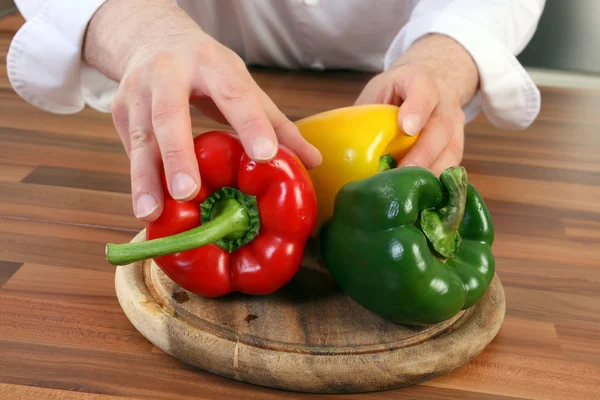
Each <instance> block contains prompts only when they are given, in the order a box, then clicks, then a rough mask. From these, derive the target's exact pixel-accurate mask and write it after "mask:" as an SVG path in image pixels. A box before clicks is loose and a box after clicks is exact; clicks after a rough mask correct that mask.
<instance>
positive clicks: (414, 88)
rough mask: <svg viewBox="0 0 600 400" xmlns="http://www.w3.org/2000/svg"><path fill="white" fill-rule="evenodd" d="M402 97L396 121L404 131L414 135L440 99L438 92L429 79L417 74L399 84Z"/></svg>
mask: <svg viewBox="0 0 600 400" xmlns="http://www.w3.org/2000/svg"><path fill="white" fill-rule="evenodd" d="M401 86H402V87H401V93H399V95H400V96H401V97H402V98H403V99H404V102H403V103H402V105H401V106H400V111H399V112H398V123H399V126H400V127H401V128H402V130H403V131H404V133H406V134H407V135H410V136H414V135H416V134H417V133H419V132H420V131H421V129H422V128H423V125H424V124H425V123H426V122H427V120H428V119H429V117H430V116H431V113H432V112H433V110H434V109H435V107H436V106H437V104H438V102H439V99H440V92H439V90H438V88H437V86H436V85H435V84H434V83H433V82H432V81H431V79H429V78H426V77H423V76H417V77H414V78H412V79H408V80H406V81H405V84H404V85H401Z"/></svg>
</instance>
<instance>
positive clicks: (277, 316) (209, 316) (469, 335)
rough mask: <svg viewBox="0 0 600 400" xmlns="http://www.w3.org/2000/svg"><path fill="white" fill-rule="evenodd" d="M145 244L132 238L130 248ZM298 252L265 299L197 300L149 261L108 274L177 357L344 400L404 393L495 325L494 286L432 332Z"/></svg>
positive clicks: (471, 349)
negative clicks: (367, 298)
mask: <svg viewBox="0 0 600 400" xmlns="http://www.w3.org/2000/svg"><path fill="white" fill-rule="evenodd" d="M144 238H145V231H142V232H140V233H139V234H138V235H137V236H136V237H135V238H134V239H133V240H132V241H134V242H135V241H141V240H144ZM317 254H318V253H317V251H316V244H315V243H314V242H309V244H308V245H307V250H306V255H305V260H304V264H303V266H302V268H301V270H300V271H299V272H298V274H297V275H296V277H295V278H294V279H293V281H292V282H290V283H289V284H288V285H287V286H286V287H285V288H283V289H281V290H280V291H279V292H277V293H275V294H272V295H269V296H246V295H242V294H233V295H230V296H226V297H222V298H218V299H206V298H201V297H199V296H196V295H194V294H191V293H189V292H187V291H185V290H183V289H181V288H180V287H179V286H177V285H176V284H174V283H173V282H172V281H171V280H170V279H169V278H167V277H166V276H165V275H164V274H163V273H162V271H161V270H160V268H158V266H157V265H156V264H155V263H154V262H152V261H146V262H140V263H134V264H131V265H126V266H120V267H117V271H116V278H115V283H116V291H117V296H118V298H119V302H120V304H121V307H122V308H123V310H124V312H125V314H126V315H127V317H128V318H129V320H130V321H131V322H132V324H133V325H134V326H135V328H136V329H137V330H138V331H139V332H140V333H141V334H142V335H144V336H145V337H146V338H147V339H148V340H149V341H150V342H152V343H153V344H155V345H156V346H157V347H159V348H160V349H162V350H163V351H165V352H166V353H168V354H170V355H171V356H173V357H176V358H177V359H179V360H181V361H183V362H185V363H188V364H190V365H193V366H195V367H197V368H200V369H202V370H205V371H209V372H212V373H215V374H218V375H221V376H224V377H227V378H230V379H235V380H238V381H242V382H247V383H251V384H256V385H262V386H268V387H272V388H278V389H284V390H292V391H301V392H316V393H352V392H367V391H376V390H384V389H391V388H398V387H402V386H408V385H413V384H416V383H419V382H423V381H425V380H429V379H432V378H435V377H437V376H440V375H442V374H445V373H447V372H449V371H451V370H453V369H455V368H457V367H459V366H460V365H462V364H464V363H466V362H468V361H469V360H470V359H472V358H473V357H475V356H476V355H477V354H479V353H480V352H481V351H482V350H483V349H484V348H485V347H486V346H487V345H488V344H489V343H490V341H491V340H492V339H493V338H494V337H495V335H496V334H497V332H498V330H499V329H500V325H501V324H502V321H503V319H504V312H505V299H504V291H503V288H502V285H501V283H500V281H499V280H498V278H497V277H495V278H494V280H493V282H492V284H491V285H490V287H489V289H488V291H487V293H486V294H485V296H484V297H483V298H482V300H481V301H480V302H479V303H478V304H476V305H475V306H473V307H472V308H470V309H469V310H466V311H464V312H461V313H460V314H459V315H457V316H455V317H454V318H452V319H451V320H449V321H446V322H444V323H441V324H438V325H433V326H401V325H397V324H393V323H390V322H387V321H386V320H384V319H382V318H380V317H378V316H377V315H375V314H374V313H371V312H370V311H368V310H366V309H364V308H363V307H361V306H360V305H358V304H357V303H355V302H354V301H353V300H352V299H351V298H349V297H348V296H346V295H345V294H344V293H343V292H342V291H341V289H340V288H339V287H338V286H337V285H336V283H335V281H334V280H333V278H332V277H331V275H330V274H329V273H328V271H327V270H326V269H325V268H324V267H323V266H322V265H321V264H320V262H319V260H318V258H317Z"/></svg>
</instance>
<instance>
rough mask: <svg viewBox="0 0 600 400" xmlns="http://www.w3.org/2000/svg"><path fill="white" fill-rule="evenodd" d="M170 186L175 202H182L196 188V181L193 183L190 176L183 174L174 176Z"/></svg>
mask: <svg viewBox="0 0 600 400" xmlns="http://www.w3.org/2000/svg"><path fill="white" fill-rule="evenodd" d="M171 186H172V190H173V198H174V199H175V200H183V199H186V198H188V197H189V196H190V195H191V194H192V193H194V191H195V190H196V188H197V187H198V185H197V184H196V181H194V179H192V177H191V176H189V175H188V174H186V173H183V172H180V173H178V174H177V175H175V178H173V182H172V183H171Z"/></svg>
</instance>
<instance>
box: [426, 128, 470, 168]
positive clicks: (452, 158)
mask: <svg viewBox="0 0 600 400" xmlns="http://www.w3.org/2000/svg"><path fill="white" fill-rule="evenodd" d="M464 141H465V135H464V119H463V120H462V121H461V120H460V119H459V120H458V121H457V123H456V125H455V131H454V135H453V136H452V139H451V140H450V143H448V146H446V148H445V149H444V150H443V151H442V152H441V153H440V155H439V156H438V157H437V158H436V160H435V161H434V162H433V164H432V165H431V168H430V169H431V171H432V172H433V173H434V174H435V175H437V176H440V174H441V173H442V172H443V171H444V170H445V169H447V168H449V167H454V166H457V165H459V164H460V163H461V161H462V158H463V150H464Z"/></svg>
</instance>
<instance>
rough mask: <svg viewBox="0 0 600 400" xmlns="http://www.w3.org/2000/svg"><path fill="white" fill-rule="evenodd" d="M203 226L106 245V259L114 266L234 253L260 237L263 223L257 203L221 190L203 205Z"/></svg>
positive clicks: (225, 189)
mask: <svg viewBox="0 0 600 400" xmlns="http://www.w3.org/2000/svg"><path fill="white" fill-rule="evenodd" d="M201 211H202V225H200V226H198V227H196V228H193V229H190V230H188V231H185V232H181V233H178V234H176V235H172V236H166V237H163V238H158V239H153V240H148V241H144V242H137V243H123V244H114V243H109V244H107V245H106V259H107V260H108V262H109V263H111V264H112V265H128V264H131V263H134V262H137V261H142V260H147V259H149V258H154V257H160V256H164V255H169V254H174V253H179V252H182V251H186V250H192V249H195V248H198V247H202V246H206V245H209V244H215V245H218V246H219V247H222V248H224V249H225V250H227V251H230V252H232V251H234V250H237V249H238V248H240V247H242V246H243V245H245V244H246V243H248V242H250V241H251V240H252V239H254V238H255V237H256V236H257V235H258V231H259V227H260V221H259V218H258V207H257V205H256V199H255V198H254V197H252V196H248V195H245V194H243V193H242V192H240V191H239V190H237V189H234V188H222V189H220V190H218V191H216V192H215V193H213V194H212V195H211V196H209V198H208V199H207V200H205V202H204V203H202V205H201Z"/></svg>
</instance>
